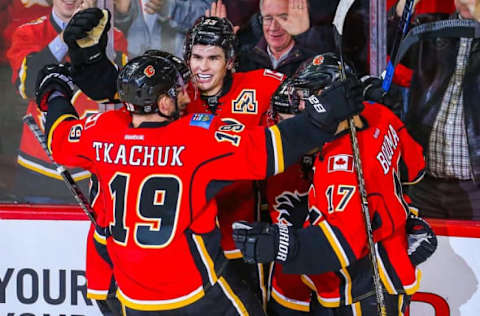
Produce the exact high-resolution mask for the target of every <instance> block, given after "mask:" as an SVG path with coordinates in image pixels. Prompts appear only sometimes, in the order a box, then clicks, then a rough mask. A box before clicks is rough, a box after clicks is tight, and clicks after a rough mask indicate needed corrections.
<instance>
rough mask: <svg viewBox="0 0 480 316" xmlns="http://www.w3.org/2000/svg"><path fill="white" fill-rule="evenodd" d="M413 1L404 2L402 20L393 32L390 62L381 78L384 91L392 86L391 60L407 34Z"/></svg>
mask: <svg viewBox="0 0 480 316" xmlns="http://www.w3.org/2000/svg"><path fill="white" fill-rule="evenodd" d="M414 3H415V0H407V1H406V2H405V7H404V8H403V12H402V19H401V20H400V23H399V24H398V30H397V31H396V32H395V39H394V41H393V47H392V50H391V52H390V60H389V61H388V64H387V69H386V71H385V77H384V78H383V84H382V88H383V90H384V91H388V90H390V85H391V84H392V80H393V74H394V73H395V67H394V66H393V63H392V60H394V59H395V56H397V53H398V47H399V46H400V42H401V41H402V39H403V38H404V37H405V35H406V34H407V30H408V26H409V25H410V19H411V18H412V13H413V4H414Z"/></svg>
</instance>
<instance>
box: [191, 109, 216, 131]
mask: <svg viewBox="0 0 480 316" xmlns="http://www.w3.org/2000/svg"><path fill="white" fill-rule="evenodd" d="M213 116H214V115H213V114H206V113H195V114H193V115H192V118H191V119H190V126H198V127H202V128H204V129H209V128H210V124H211V123H212V120H213Z"/></svg>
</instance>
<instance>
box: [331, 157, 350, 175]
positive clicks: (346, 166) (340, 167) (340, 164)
mask: <svg viewBox="0 0 480 316" xmlns="http://www.w3.org/2000/svg"><path fill="white" fill-rule="evenodd" d="M335 171H346V172H353V157H352V155H346V154H340V155H335V156H331V157H328V172H335Z"/></svg>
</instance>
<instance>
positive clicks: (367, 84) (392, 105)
mask: <svg viewBox="0 0 480 316" xmlns="http://www.w3.org/2000/svg"><path fill="white" fill-rule="evenodd" d="M361 81H362V84H363V96H364V98H365V100H366V101H373V102H376V103H380V104H383V105H385V106H387V107H388V108H389V109H391V110H392V111H394V112H395V113H396V114H398V113H397V112H399V111H401V108H402V102H403V99H402V92H401V90H400V88H399V87H398V86H397V85H395V84H392V85H391V86H390V90H388V91H385V90H383V87H382V84H383V80H382V79H381V78H379V77H375V76H369V75H367V76H363V77H362V79H361Z"/></svg>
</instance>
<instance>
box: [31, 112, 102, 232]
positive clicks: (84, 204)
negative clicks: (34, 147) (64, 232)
mask: <svg viewBox="0 0 480 316" xmlns="http://www.w3.org/2000/svg"><path fill="white" fill-rule="evenodd" d="M23 122H24V123H25V124H27V126H28V128H30V130H31V131H32V133H33V135H34V136H35V138H36V139H37V141H38V142H39V143H40V145H41V146H42V149H43V150H44V151H45V153H46V154H47V156H48V158H50V160H51V161H52V162H53V164H54V165H55V167H56V169H57V172H58V173H59V174H60V175H61V176H62V178H63V181H64V182H65V184H66V186H67V187H68V188H69V189H70V191H71V192H72V194H73V197H74V198H75V200H76V201H77V203H78V205H80V207H81V208H82V210H83V211H84V212H85V214H86V215H87V216H88V219H90V221H91V222H92V223H93V225H95V227H97V222H96V221H95V218H94V217H93V215H92V214H93V209H92V207H91V206H90V203H89V202H88V200H87V198H86V197H85V195H84V194H83V192H82V190H80V187H79V186H78V184H77V183H76V182H75V180H73V178H72V175H71V174H70V172H69V171H68V170H66V169H65V167H63V166H62V165H59V164H57V163H56V162H55V160H53V157H52V154H51V153H50V151H49V150H48V148H47V144H46V142H45V135H44V134H43V132H42V131H41V130H40V127H38V125H37V122H35V119H34V118H33V116H32V115H31V114H27V115H25V116H24V117H23Z"/></svg>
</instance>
